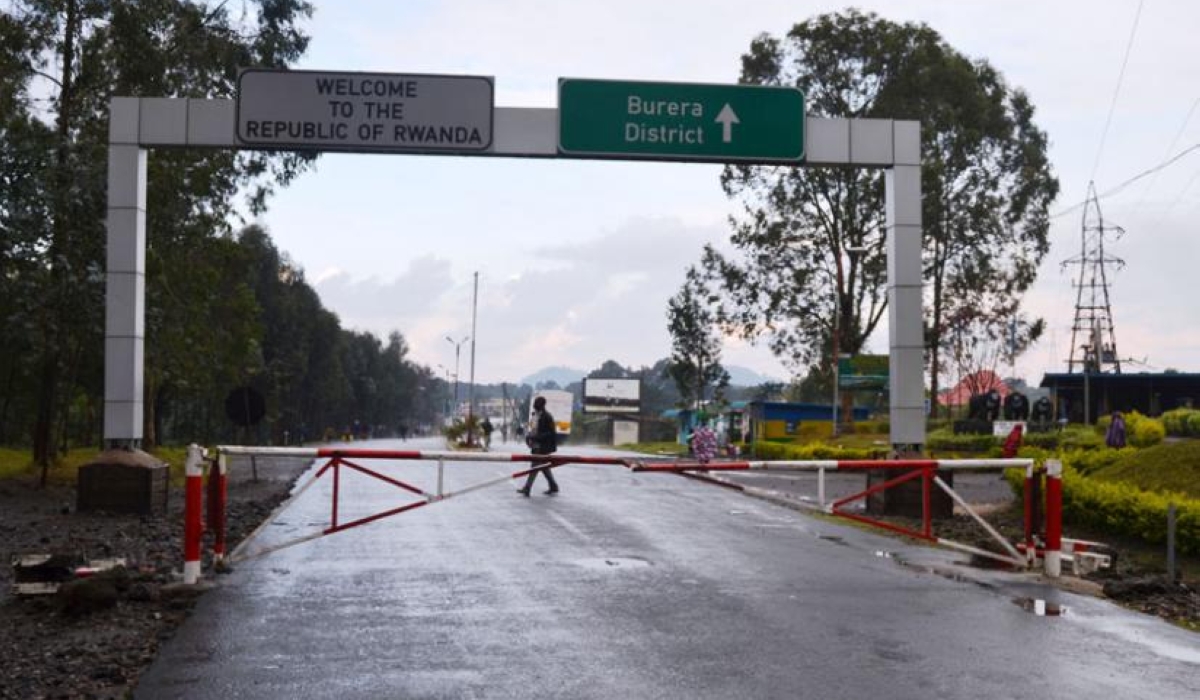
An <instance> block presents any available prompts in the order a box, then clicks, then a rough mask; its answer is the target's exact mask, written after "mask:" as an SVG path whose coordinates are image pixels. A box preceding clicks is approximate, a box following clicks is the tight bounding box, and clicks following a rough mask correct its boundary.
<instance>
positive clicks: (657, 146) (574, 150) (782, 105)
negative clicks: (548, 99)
mask: <svg viewBox="0 0 1200 700" xmlns="http://www.w3.org/2000/svg"><path fill="white" fill-rule="evenodd" d="M558 152H559V153H560V154H562V155H564V156H579V157H587V158H629V159H651V160H693V161H694V160H700V161H713V162H729V161H736V162H748V163H800V162H803V160H804V93H803V92H801V91H800V90H798V89H796V88H788V87H766V86H761V85H708V84H700V83H645V82H636V81H624V80H622V81H618V80H583V79H578V78H560V79H559V81H558Z"/></svg>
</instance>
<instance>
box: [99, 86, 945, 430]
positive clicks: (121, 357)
mask: <svg viewBox="0 0 1200 700" xmlns="http://www.w3.org/2000/svg"><path fill="white" fill-rule="evenodd" d="M109 110H110V111H109V137H108V147H109V156H108V212H107V222H106V223H107V230H108V241H107V251H108V252H107V275H106V296H105V298H106V307H105V339H104V371H105V374H104V441H105V445H106V447H108V448H121V447H124V448H137V447H140V446H141V441H142V434H143V433H142V431H143V401H144V397H143V364H144V342H145V289H146V285H145V275H146V252H145V251H146V235H147V231H146V209H147V202H146V185H147V183H146V179H147V169H146V159H147V151H148V150H149V149H152V148H159V147H189V148H221V149H253V148H255V147H256V146H254V145H248V144H247V143H246V142H244V141H242V140H241V139H239V137H238V134H237V125H238V114H237V110H238V104H237V101H235V100H232V99H192V98H147V97H114V98H112V100H111V101H110V105H109ZM490 116H491V125H490V126H491V129H492V133H491V141H490V144H488V146H487V148H486V149H482V150H479V151H476V152H474V155H481V156H501V157H520V158H565V157H578V156H577V155H575V154H569V153H568V152H567V150H566V149H564V148H563V146H562V143H561V139H560V114H559V109H558V108H524V107H494V108H493V110H492V113H491V115H490ZM724 125H725V127H726V129H728V128H729V127H728V125H729V122H728V121H726V122H725V124H724ZM803 139H804V161H803V163H800V164H799V166H798V167H823V166H836V167H847V166H849V167H864V168H884V169H886V171H887V172H886V178H885V191H886V222H887V260H888V262H887V295H888V318H889V325H888V351H889V389H890V398H891V409H890V442H891V444H892V445H893V446H894V447H897V448H903V449H904V450H906V451H907V450H911V449H914V448H915V449H916V450H918V451H919V450H920V448H921V447H923V446H924V444H925V379H924V336H923V327H922V261H921V250H922V246H921V137H920V125H919V123H918V122H916V121H899V120H890V119H827V118H820V117H807V116H806V117H804V124H803ZM317 150H321V149H317ZM329 150H335V149H329ZM456 155H463V154H462V153H456ZM585 157H586V156H585ZM605 157H608V158H613V159H622V158H623V156H621V155H620V154H615V155H614V154H610V155H606V156H605ZM629 159H642V158H640V157H636V156H629ZM661 160H680V159H678V158H670V157H665V158H661ZM683 160H701V159H683ZM731 160H736V161H737V162H740V163H743V164H745V163H747V162H752V161H753V159H752V158H751V159H747V158H737V159H731ZM702 162H722V160H721V159H720V158H712V157H710V158H705V159H702Z"/></svg>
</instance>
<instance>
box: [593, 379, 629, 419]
mask: <svg viewBox="0 0 1200 700" xmlns="http://www.w3.org/2000/svg"><path fill="white" fill-rule="evenodd" d="M641 409H642V380H640V379H604V378H603V377H588V378H587V379H584V380H583V412H584V413H637V412H639V411H641Z"/></svg>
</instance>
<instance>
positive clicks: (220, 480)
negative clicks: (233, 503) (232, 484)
mask: <svg viewBox="0 0 1200 700" xmlns="http://www.w3.org/2000/svg"><path fill="white" fill-rule="evenodd" d="M228 459H229V458H228V457H226V456H225V455H223V454H218V455H217V464H216V470H215V471H214V472H212V473H210V474H209V475H208V478H209V480H210V481H211V480H212V479H214V478H215V479H216V486H215V487H214V488H213V489H211V490H210V491H209V494H210V497H212V496H214V495H215V500H216V502H215V503H213V504H211V505H210V506H209V510H210V511H211V512H212V514H213V522H212V523H210V524H209V527H210V528H212V531H213V561H214V562H215V563H217V564H220V563H223V562H224V561H225V531H226V520H227V519H228V518H227V515H226V513H227V511H228V503H229V461H228Z"/></svg>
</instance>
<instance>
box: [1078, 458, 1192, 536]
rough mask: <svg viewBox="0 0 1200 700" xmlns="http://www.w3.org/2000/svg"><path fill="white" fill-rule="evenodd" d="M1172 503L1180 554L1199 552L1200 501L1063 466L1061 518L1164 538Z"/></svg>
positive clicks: (1118, 532) (1119, 532)
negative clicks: (1087, 474) (1147, 489)
mask: <svg viewBox="0 0 1200 700" xmlns="http://www.w3.org/2000/svg"><path fill="white" fill-rule="evenodd" d="M1171 503H1174V504H1175V509H1176V515H1175V545H1176V548H1177V549H1178V551H1179V552H1180V553H1181V554H1200V500H1196V499H1191V498H1187V497H1185V496H1181V495H1179V494H1171V493H1155V492H1150V491H1142V490H1141V489H1139V488H1137V487H1136V486H1132V485H1129V484H1123V483H1110V482H1103V481H1098V480H1096V479H1089V478H1088V477H1086V476H1084V475H1082V474H1080V473H1079V472H1078V471H1077V470H1075V469H1074V468H1073V467H1071V466H1068V465H1065V464H1064V466H1063V520H1064V521H1065V522H1067V523H1073V524H1078V525H1083V526H1085V527H1094V528H1096V529H1098V530H1101V531H1103V532H1110V533H1113V534H1117V535H1125V536H1129V537H1137V538H1140V539H1142V540H1144V541H1146V542H1149V543H1151V544H1161V543H1165V542H1166V541H1167V506H1168V505H1169V504H1171Z"/></svg>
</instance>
